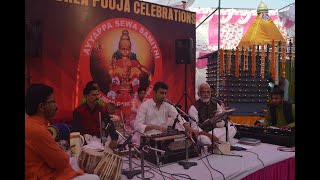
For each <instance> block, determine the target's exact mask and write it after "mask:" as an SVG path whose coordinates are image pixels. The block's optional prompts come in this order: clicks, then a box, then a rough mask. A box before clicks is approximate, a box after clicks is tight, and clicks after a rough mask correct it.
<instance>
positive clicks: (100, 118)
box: [95, 101, 105, 146]
mask: <svg viewBox="0 0 320 180" xmlns="http://www.w3.org/2000/svg"><path fill="white" fill-rule="evenodd" d="M95 106H96V107H97V108H98V112H99V124H100V140H101V144H103V146H104V145H105V142H103V141H102V135H103V133H102V115H101V107H100V104H99V102H98V101H96V104H95Z"/></svg>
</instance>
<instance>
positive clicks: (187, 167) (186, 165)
mask: <svg viewBox="0 0 320 180" xmlns="http://www.w3.org/2000/svg"><path fill="white" fill-rule="evenodd" d="M187 140H188V139H187V136H186V137H185V145H186V161H179V162H178V164H179V165H181V166H183V168H184V169H189V168H190V167H191V166H196V165H197V163H196V162H188V159H189V148H188V141H187Z"/></svg>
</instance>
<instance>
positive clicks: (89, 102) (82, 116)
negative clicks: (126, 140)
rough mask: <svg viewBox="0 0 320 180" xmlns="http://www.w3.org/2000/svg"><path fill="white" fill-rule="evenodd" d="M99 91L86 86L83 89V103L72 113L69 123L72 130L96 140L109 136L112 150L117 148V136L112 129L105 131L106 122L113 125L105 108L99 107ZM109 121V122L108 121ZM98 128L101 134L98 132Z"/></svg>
mask: <svg viewBox="0 0 320 180" xmlns="http://www.w3.org/2000/svg"><path fill="white" fill-rule="evenodd" d="M99 93H100V92H99V90H98V89H97V87H94V86H86V87H85V88H84V89H83V95H84V97H85V99H86V101H85V103H83V104H81V105H79V106H78V107H77V108H76V109H75V110H74V112H73V120H72V122H71V124H72V127H73V130H74V131H77V132H80V133H81V134H89V135H92V136H96V137H98V138H100V137H101V135H100V133H101V132H102V135H103V137H104V135H105V136H106V137H107V136H108V135H109V134H110V136H111V139H112V140H111V142H110V144H109V147H110V148H111V149H114V148H116V147H117V140H118V137H119V136H118V134H117V133H116V132H115V129H114V128H108V129H107V130H105V123H106V121H107V122H109V123H110V124H112V126H114V125H113V121H112V118H113V116H112V117H111V118H109V117H110V116H108V112H107V107H106V106H101V105H100V104H99V103H98V99H99V98H98V96H99ZM100 111H101V121H102V126H101V127H100V118H99V112H100ZM110 119H111V120H110ZM100 128H102V129H101V132H100Z"/></svg>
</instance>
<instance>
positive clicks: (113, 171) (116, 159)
mask: <svg viewBox="0 0 320 180" xmlns="http://www.w3.org/2000/svg"><path fill="white" fill-rule="evenodd" d="M121 172H122V158H121V156H118V155H116V154H114V153H113V152H112V150H110V151H105V156H104V157H103V158H102V159H101V160H100V162H99V164H98V165H97V166H96V168H95V170H94V174H96V175H98V176H99V177H100V179H101V180H111V179H112V180H120V177H121Z"/></svg>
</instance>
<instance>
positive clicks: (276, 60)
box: [274, 41, 281, 85]
mask: <svg viewBox="0 0 320 180" xmlns="http://www.w3.org/2000/svg"><path fill="white" fill-rule="evenodd" d="M280 51H281V43H280V41H279V43H278V46H277V51H276V54H275V56H276V58H275V66H274V69H275V77H274V84H275V85H279V60H280V55H281V54H280V53H281V52H280Z"/></svg>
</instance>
